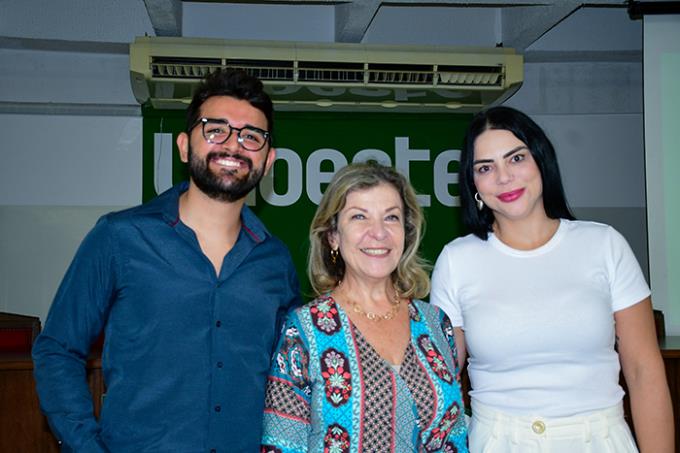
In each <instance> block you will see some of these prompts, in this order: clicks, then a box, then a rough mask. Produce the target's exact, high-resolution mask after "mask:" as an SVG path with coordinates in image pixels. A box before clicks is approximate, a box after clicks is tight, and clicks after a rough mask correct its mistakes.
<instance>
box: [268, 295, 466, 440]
mask: <svg viewBox="0 0 680 453" xmlns="http://www.w3.org/2000/svg"><path fill="white" fill-rule="evenodd" d="M408 307H409V317H410V327H411V341H410V343H409V345H408V346H407V349H406V353H405V356H404V360H403V362H402V364H401V366H400V367H399V369H398V371H396V370H395V369H394V368H392V366H390V364H389V363H388V362H386V361H385V360H384V359H383V358H382V357H381V356H380V355H378V353H377V352H376V351H375V350H374V349H373V347H372V346H371V345H370V344H369V343H368V341H366V339H365V338H364V337H363V336H362V335H361V332H360V331H359V330H358V329H357V328H356V327H355V326H354V324H352V322H351V321H350V320H349V318H348V317H347V315H346V314H345V312H344V311H343V310H342V308H340V306H339V305H338V304H337V303H336V302H335V301H334V300H333V298H332V297H330V296H322V297H320V298H318V299H316V300H314V301H313V302H311V303H309V304H307V305H305V306H303V307H300V308H298V309H296V310H295V311H293V312H291V313H290V314H289V316H288V319H287V321H286V324H285V327H284V332H283V335H282V336H281V338H280V340H279V344H278V347H277V350H276V353H275V354H274V360H273V363H272V369H271V372H270V375H269V381H268V383H267V394H266V400H265V414H264V433H263V437H262V449H261V451H262V452H267V453H269V452H272V453H274V452H277V453H279V452H280V453H288V452H308V451H309V452H329V453H345V452H364V451H365V452H395V453H396V452H415V451H417V452H449V453H450V452H460V453H463V452H467V451H468V449H467V429H466V427H465V421H464V416H463V402H462V399H461V392H460V385H459V382H460V381H459V377H460V376H459V374H458V372H459V370H458V368H457V361H456V357H455V354H456V352H455V346H454V340H453V329H452V327H451V324H450V322H449V321H448V318H447V317H446V316H445V315H444V313H443V312H442V311H441V310H440V309H439V308H437V307H435V306H433V305H430V304H428V303H425V302H422V301H419V300H413V301H411V302H410V303H409V305H408Z"/></svg>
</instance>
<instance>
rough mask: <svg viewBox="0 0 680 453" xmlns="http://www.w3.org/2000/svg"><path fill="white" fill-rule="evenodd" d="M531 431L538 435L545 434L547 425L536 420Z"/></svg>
mask: <svg viewBox="0 0 680 453" xmlns="http://www.w3.org/2000/svg"><path fill="white" fill-rule="evenodd" d="M531 430H532V431H533V432H535V433H536V434H543V433H544V432H545V423H543V422H542V421H540V420H536V421H535V422H533V423H532V424H531Z"/></svg>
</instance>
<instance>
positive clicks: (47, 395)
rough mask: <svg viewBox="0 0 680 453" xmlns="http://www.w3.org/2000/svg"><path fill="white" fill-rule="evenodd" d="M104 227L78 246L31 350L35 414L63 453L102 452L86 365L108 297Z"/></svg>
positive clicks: (108, 268)
mask: <svg viewBox="0 0 680 453" xmlns="http://www.w3.org/2000/svg"><path fill="white" fill-rule="evenodd" d="M107 230H108V228H107V226H106V221H100V222H99V223H98V224H97V226H96V227H95V228H94V229H93V230H92V231H91V232H90V233H89V234H88V236H87V237H86V238H85V239H84V240H83V243H82V244H81V246H80V247H79V249H78V252H77V253H76V256H75V258H74V259H73V262H72V263H71V265H70V267H69V269H68V271H67V272H66V275H65V276H64V279H63V280H62V282H61V285H60V287H59V290H58V291H57V294H56V296H55V299H54V301H53V303H52V306H51V308H50V312H49V315H48V317H47V321H46V322H45V328H44V330H43V331H42V333H41V334H40V335H39V336H38V338H37V339H36V341H35V344H34V346H33V351H32V355H33V363H34V377H35V381H36V389H37V391H38V396H39V399H40V408H41V410H42V412H43V413H44V414H45V415H46V416H47V419H48V422H49V425H50V427H51V428H52V431H53V433H54V435H55V436H56V438H57V439H58V440H59V441H60V443H61V444H62V451H78V452H105V451H107V449H106V447H105V446H104V444H103V442H102V440H101V439H100V437H99V433H100V427H99V424H98V422H97V420H96V419H95V417H94V410H93V404H92V394H91V393H90V390H89V387H88V385H87V379H86V373H85V365H86V362H87V356H88V353H89V350H90V345H91V344H92V342H93V341H94V340H95V339H96V338H97V337H98V335H99V333H100V332H101V330H102V327H103V325H104V322H105V319H106V315H107V311H108V304H109V302H110V300H111V298H112V294H113V280H114V277H113V273H114V271H113V256H112V253H111V252H110V237H109V235H108V232H107Z"/></svg>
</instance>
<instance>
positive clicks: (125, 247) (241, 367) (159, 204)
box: [33, 183, 300, 453]
mask: <svg viewBox="0 0 680 453" xmlns="http://www.w3.org/2000/svg"><path fill="white" fill-rule="evenodd" d="M186 189H187V184H186V183H184V184H181V185H179V186H175V187H173V188H172V189H170V190H168V191H167V192H165V193H163V194H162V195H160V196H159V197H157V198H156V199H154V200H152V201H150V202H149V203H147V204H144V205H141V206H137V207H134V208H131V209H127V210H124V211H121V212H117V213H111V214H108V215H106V216H103V217H102V218H101V219H100V220H99V221H98V222H97V225H96V226H95V227H94V228H93V229H92V231H91V232H90V233H89V234H88V235H87V237H86V238H85V239H84V240H83V243H82V244H81V246H80V248H79V249H78V252H77V253H76V256H75V258H74V259H73V262H72V263H71V266H70V267H69V269H68V271H67V273H66V275H65V277H64V280H63V281H62V283H61V286H60V287H59V290H58V292H57V295H56V297H55V300H54V302H53V304H52V307H51V308H50V312H49V315H48V317H47V321H46V323H45V329H44V330H43V332H42V334H41V335H40V336H39V337H38V339H37V340H36V343H35V346H34V348H33V360H34V363H35V379H36V383H37V389H38V394H39V397H40V405H41V408H42V410H43V412H44V413H45V414H46V415H47V417H48V420H49V423H50V426H51V427H52V430H53V431H54V433H55V434H56V436H57V438H59V439H60V440H61V441H62V442H63V446H64V450H67V451H68V450H70V449H73V450H77V451H113V452H143V451H154V452H161V451H162V452H182V453H189V452H205V451H213V450H214V451H217V452H226V451H228V452H242V451H243V452H255V451H258V449H259V444H260V434H261V420H262V409H263V405H264V393H265V385H266V379H267V374H268V372H269V365H270V357H271V353H272V350H273V348H274V345H275V342H276V340H277V337H278V334H279V328H280V324H281V322H282V320H283V317H284V316H285V313H286V312H287V311H288V309H289V308H291V307H293V306H296V305H298V304H299V303H300V296H299V283H298V279H297V275H296V273H295V269H294V267H293V263H292V261H291V258H290V254H289V252H288V249H287V248H286V247H285V245H284V244H283V243H282V242H281V241H279V240H278V239H276V238H275V237H273V236H271V235H270V234H269V233H268V232H267V230H266V229H265V227H264V225H263V224H262V223H261V222H260V220H259V219H258V218H257V217H256V216H255V215H254V214H253V213H252V212H251V211H250V209H248V207H246V206H244V207H243V211H242V213H241V220H242V228H241V232H240V234H239V237H238V240H237V242H236V244H235V245H234V247H233V248H232V249H231V250H230V251H229V253H228V254H227V255H226V257H225V258H224V262H223V264H222V269H221V271H220V275H216V273H215V269H214V267H213V265H212V264H211V262H210V261H209V260H208V258H207V257H206V256H205V255H204V254H203V253H202V251H201V249H200V247H199V243H198V241H197V239H196V236H195V234H194V232H193V231H192V230H191V229H190V228H188V227H187V226H186V225H184V224H183V223H182V222H181V221H180V219H179V196H180V195H181V193H182V192H183V191H185V190H186ZM102 329H104V333H105V338H106V340H105V343H104V349H103V353H102V368H103V373H104V380H105V383H106V387H107V390H106V397H105V398H104V402H103V406H102V411H101V416H100V419H99V421H97V420H96V419H95V418H94V417H93V415H92V402H91V400H92V397H91V395H90V392H89V390H88V386H87V383H86V380H85V369H84V365H85V362H86V358H87V356H88V353H89V350H90V345H91V343H92V342H93V341H94V340H96V338H97V337H98V336H99V334H100V332H101V330H102Z"/></svg>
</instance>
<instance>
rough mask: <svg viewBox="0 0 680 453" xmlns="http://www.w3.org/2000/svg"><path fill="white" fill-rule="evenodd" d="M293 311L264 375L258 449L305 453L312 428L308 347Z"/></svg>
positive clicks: (266, 451) (265, 451) (282, 452)
mask: <svg viewBox="0 0 680 453" xmlns="http://www.w3.org/2000/svg"><path fill="white" fill-rule="evenodd" d="M295 319H297V317H296V316H295V314H294V313H291V314H290V315H289V318H288V320H287V322H286V324H285V327H284V329H283V333H282V335H281V338H280V339H279V342H278V345H277V347H276V351H275V352H274V356H273V357H272V365H271V371H270V373H269V377H268V379H267V390H266V396H265V408H264V418H263V428H262V445H261V448H260V451H261V452H264V453H270V452H272V453H273V452H278V453H306V452H307V450H308V447H309V445H308V444H309V433H310V431H311V422H312V416H311V398H312V394H311V392H312V386H311V381H310V379H309V368H308V366H309V361H310V357H309V349H308V348H307V345H306V343H305V341H304V339H303V336H302V334H301V332H300V328H299V325H298V324H297V323H296V322H295V321H294V320H295Z"/></svg>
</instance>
